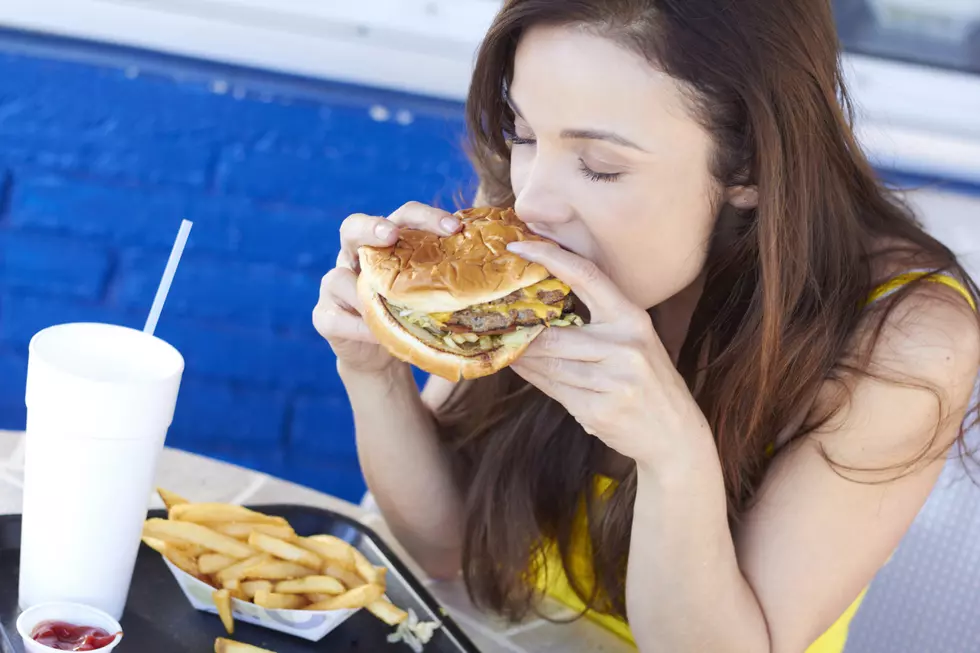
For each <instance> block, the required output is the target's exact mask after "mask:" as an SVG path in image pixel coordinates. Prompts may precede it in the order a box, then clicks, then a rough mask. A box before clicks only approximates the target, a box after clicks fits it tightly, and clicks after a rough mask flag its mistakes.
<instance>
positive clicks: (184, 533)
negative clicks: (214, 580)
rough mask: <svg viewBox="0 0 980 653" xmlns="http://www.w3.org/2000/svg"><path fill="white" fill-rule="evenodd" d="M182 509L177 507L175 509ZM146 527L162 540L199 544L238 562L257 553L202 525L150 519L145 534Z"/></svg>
mask: <svg viewBox="0 0 980 653" xmlns="http://www.w3.org/2000/svg"><path fill="white" fill-rule="evenodd" d="M186 505H191V504H186ZM180 507H181V506H176V507H175V509H176V508H180ZM146 527H149V529H150V532H151V533H158V534H159V535H158V536H159V537H160V538H163V539H165V538H168V537H173V538H177V540H183V541H185V542H189V543H190V544H199V545H200V546H203V547H204V548H206V549H208V550H210V551H214V552H215V553H223V554H225V555H227V556H230V557H232V558H235V559H236V560H240V559H243V558H248V557H249V556H252V555H255V551H254V550H253V549H252V548H251V547H250V546H248V545H247V544H243V543H242V542H239V541H238V540H236V539H235V538H233V537H228V536H227V535H222V534H221V533H215V532H214V531H212V530H211V529H210V528H207V527H205V526H201V525H200V524H194V523H191V522H183V521H176V520H173V519H148V520H146V522H145V524H144V532H145V529H146Z"/></svg>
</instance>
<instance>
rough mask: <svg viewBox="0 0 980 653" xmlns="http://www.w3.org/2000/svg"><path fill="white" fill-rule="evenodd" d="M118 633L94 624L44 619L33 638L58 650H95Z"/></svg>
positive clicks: (33, 632)
mask: <svg viewBox="0 0 980 653" xmlns="http://www.w3.org/2000/svg"><path fill="white" fill-rule="evenodd" d="M118 634H119V633H113V634H111V635H110V634H109V633H107V632H106V631H104V630H102V629H101V628H96V627H94V626H76V625H75V624H70V623H66V622H64V621H42V622H41V623H39V624H38V625H36V626H34V630H33V631H31V639H33V640H34V641H35V642H37V643H38V644H43V645H44V646H47V647H48V648H53V649H55V650H56V651H95V650H98V649H100V648H102V647H104V646H108V645H109V644H112V642H113V640H115V639H116V635H118Z"/></svg>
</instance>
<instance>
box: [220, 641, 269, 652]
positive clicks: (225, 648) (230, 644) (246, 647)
mask: <svg viewBox="0 0 980 653" xmlns="http://www.w3.org/2000/svg"><path fill="white" fill-rule="evenodd" d="M214 653H276V652H275V651H270V650H269V649H265V648H259V647H258V646H252V645H251V644H242V643H241V642H236V641H235V640H232V639H225V638H224V637H219V638H218V639H216V640H214Z"/></svg>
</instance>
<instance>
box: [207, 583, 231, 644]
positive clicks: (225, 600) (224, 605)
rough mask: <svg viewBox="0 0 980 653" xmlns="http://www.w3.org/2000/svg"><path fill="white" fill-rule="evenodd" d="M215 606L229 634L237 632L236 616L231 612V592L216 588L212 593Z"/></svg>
mask: <svg viewBox="0 0 980 653" xmlns="http://www.w3.org/2000/svg"><path fill="white" fill-rule="evenodd" d="M211 600H213V601H214V607H216V608H217V609H218V617H219V618H220V619H221V623H222V624H223V625H224V627H225V630H226V631H228V634H229V635H232V634H234V632H235V618H234V616H232V613H231V593H230V592H229V591H228V590H214V591H213V592H212V593H211Z"/></svg>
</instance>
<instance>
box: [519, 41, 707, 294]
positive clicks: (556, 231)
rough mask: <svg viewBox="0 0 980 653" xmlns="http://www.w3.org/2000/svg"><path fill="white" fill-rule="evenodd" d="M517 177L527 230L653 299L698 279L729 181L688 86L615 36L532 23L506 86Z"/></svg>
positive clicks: (626, 289)
mask: <svg viewBox="0 0 980 653" xmlns="http://www.w3.org/2000/svg"><path fill="white" fill-rule="evenodd" d="M509 96H510V100H511V103H512V105H513V108H514V110H515V113H516V114H517V115H516V125H515V132H516V134H515V136H516V137H515V139H514V146H513V152H512V157H511V169H510V174H511V183H512V184H513V188H514V192H515V194H516V196H517V204H516V209H517V212H518V214H519V215H520V216H521V218H522V219H523V220H524V221H526V222H527V223H528V224H529V226H530V228H531V229H532V230H533V231H535V232H537V233H539V234H541V235H543V236H547V237H549V238H552V239H554V240H555V241H557V242H558V243H559V244H561V245H562V246H563V247H565V248H566V249H569V250H571V251H573V252H575V253H577V254H579V255H581V256H584V257H585V258H588V259H590V260H592V261H593V262H595V263H596V264H598V266H599V267H600V268H601V269H602V270H603V271H604V272H605V273H606V274H608V275H609V276H610V278H612V280H613V281H614V282H615V283H616V284H617V285H618V286H619V287H620V289H621V290H622V291H623V292H624V293H625V294H626V295H627V297H629V298H630V300H632V301H633V302H634V303H635V304H637V305H638V306H641V307H643V308H650V307H653V306H655V305H657V304H659V303H661V302H663V301H664V300H666V299H668V298H670V297H672V296H673V295H675V294H677V293H678V292H680V291H681V290H683V289H684V288H686V287H687V286H689V285H690V284H692V283H693V282H694V281H696V280H697V278H698V276H699V274H700V272H701V270H702V268H703V266H704V261H705V258H706V255H707V248H708V242H709V239H710V236H711V232H712V229H713V228H714V223H715V215H716V210H717V207H718V206H719V198H720V197H721V196H722V191H723V189H722V188H721V187H720V186H719V184H718V182H717V181H716V180H715V179H714V178H713V177H712V175H711V172H710V162H711V155H712V142H711V140H710V138H709V136H708V134H707V132H706V131H705V130H704V129H703V128H702V127H701V126H700V125H699V123H698V122H697V120H696V119H695V118H694V116H693V115H691V113H690V108H689V106H688V101H687V100H686V99H685V96H684V92H683V90H682V88H681V86H680V85H679V84H678V83H677V82H675V81H674V80H673V79H672V78H670V77H668V76H667V75H665V74H664V73H662V72H660V71H658V70H657V69H655V68H654V67H652V66H651V65H650V64H649V63H647V62H646V61H645V60H644V59H642V58H641V57H639V56H637V55H635V54H633V53H631V52H629V51H628V50H626V49H624V48H622V47H621V46H619V45H617V44H616V43H614V42H612V41H610V40H608V39H604V38H602V37H599V36H595V35H592V34H590V33H588V32H586V31H583V30H579V29H575V28H568V27H541V28H535V29H533V30H529V31H528V33H527V34H526V35H525V36H524V37H523V38H522V39H521V42H520V44H519V47H518V49H517V55H516V60H515V64H514V78H513V81H512V84H511V86H510V93H509Z"/></svg>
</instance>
